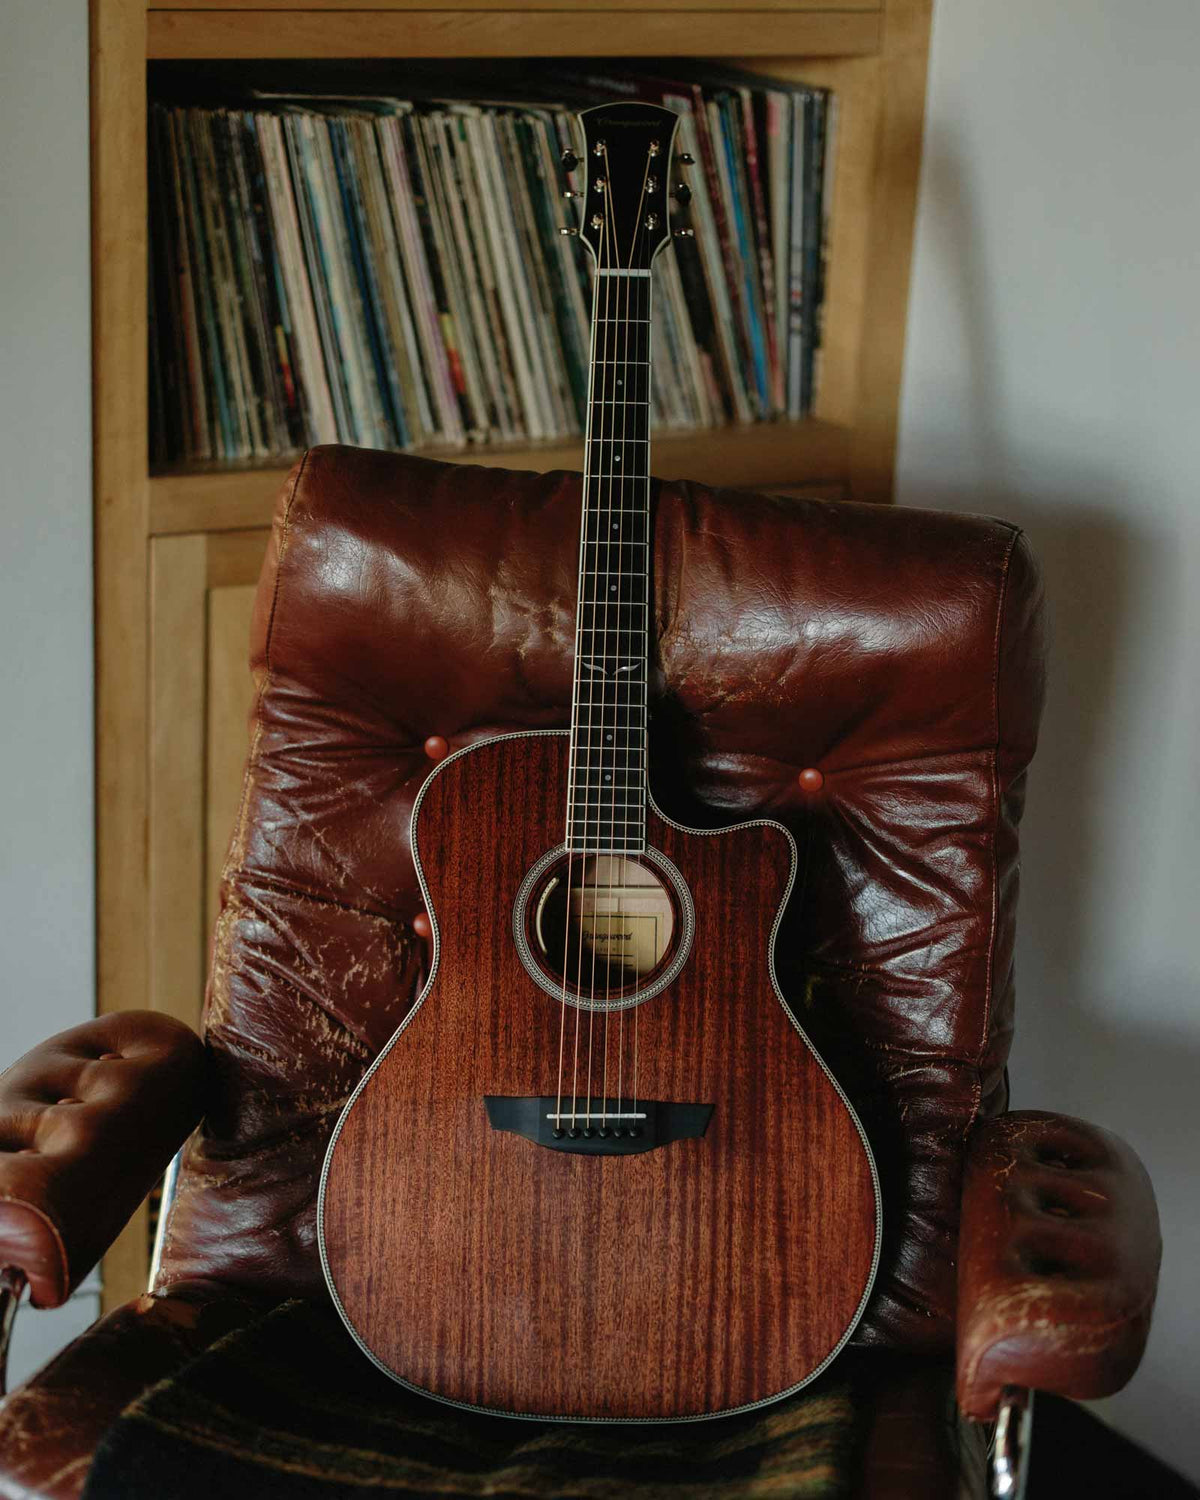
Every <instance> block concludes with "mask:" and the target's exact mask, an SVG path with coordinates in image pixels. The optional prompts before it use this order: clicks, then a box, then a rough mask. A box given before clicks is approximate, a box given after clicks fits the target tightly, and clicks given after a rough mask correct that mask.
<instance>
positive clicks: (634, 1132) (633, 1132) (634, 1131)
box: [629, 1125, 642, 1140]
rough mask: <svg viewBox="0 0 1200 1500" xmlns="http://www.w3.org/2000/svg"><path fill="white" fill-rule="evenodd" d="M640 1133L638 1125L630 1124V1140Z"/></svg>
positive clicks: (640, 1128) (635, 1138) (640, 1129)
mask: <svg viewBox="0 0 1200 1500" xmlns="http://www.w3.org/2000/svg"><path fill="white" fill-rule="evenodd" d="M641 1133H642V1127H641V1126H640V1125H631V1126H630V1127H629V1135H630V1139H631V1140H637V1138H638V1137H639V1136H640V1135H641Z"/></svg>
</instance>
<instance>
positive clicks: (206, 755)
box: [148, 530, 269, 1026]
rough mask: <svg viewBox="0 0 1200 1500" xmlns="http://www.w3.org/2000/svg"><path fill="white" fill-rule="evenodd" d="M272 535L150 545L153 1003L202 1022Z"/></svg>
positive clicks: (174, 538)
mask: <svg viewBox="0 0 1200 1500" xmlns="http://www.w3.org/2000/svg"><path fill="white" fill-rule="evenodd" d="M268 535H269V533H268V532H267V531H266V530H255V531H239V532H225V533H219V534H213V535H208V536H204V535H192V536H171V537H159V538H157V539H156V540H155V541H154V543H153V545H152V547H151V568H150V578H151V585H150V586H151V596H152V597H151V644H150V721H151V733H150V738H151V754H150V836H149V857H150V858H149V863H150V906H149V917H150V921H149V932H148V942H149V949H150V1004H151V1005H152V1006H153V1007H154V1009H155V1010H164V1011H167V1012H169V1013H170V1014H171V1015H174V1016H178V1017H179V1018H180V1020H182V1021H186V1022H187V1023H188V1024H189V1025H191V1026H197V1025H198V1024H199V1021H200V1006H201V1002H202V999H203V994H204V982H205V978H206V975H207V968H208V950H209V939H210V937H211V933H212V925H213V922H214V921H215V919H216V902H217V891H218V887H219V884H220V878H221V867H222V865H223V864H224V861H225V851H226V849H227V847H228V844H229V838H230V835H231V833H232V831H233V824H234V819H235V817H236V815H237V806H238V799H239V796H240V793H241V784H242V770H243V767H244V764H245V760H246V748H247V744H248V739H247V715H248V713H249V710H250V705H251V700H252V696H253V684H252V682H251V678H250V668H249V643H250V616H251V611H252V609H253V604H254V591H255V584H256V582H257V580H258V573H259V569H260V567H261V566H262V559H263V553H264V552H265V551H266V545H267V537H268Z"/></svg>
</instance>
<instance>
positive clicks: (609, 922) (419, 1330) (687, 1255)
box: [318, 103, 880, 1422]
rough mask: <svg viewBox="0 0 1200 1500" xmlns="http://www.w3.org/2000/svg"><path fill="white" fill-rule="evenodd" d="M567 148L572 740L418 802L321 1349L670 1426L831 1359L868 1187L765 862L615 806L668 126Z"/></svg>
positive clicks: (357, 1109) (481, 767) (331, 1156)
mask: <svg viewBox="0 0 1200 1500" xmlns="http://www.w3.org/2000/svg"><path fill="white" fill-rule="evenodd" d="M580 120H581V125H582V130H583V139H584V141H585V143H586V146H585V149H586V164H587V173H586V178H587V185H586V189H585V191H584V192H583V193H582V194H581V195H580V197H581V200H582V208H583V213H582V223H581V227H580V230H579V231H578V232H579V233H580V234H581V236H582V238H583V239H584V240H585V242H586V243H587V245H588V247H589V249H590V252H591V254H592V255H593V256H594V258H595V283H594V285H595V290H594V298H593V312H592V351H591V368H590V378H589V411H588V424H587V436H586V458H585V467H584V476H583V507H582V522H581V536H580V548H579V594H578V605H577V614H576V638H575V657H574V690H573V695H572V703H571V728H570V731H569V732H567V731H565V730H549V731H534V732H529V733H518V734H503V735H498V736H496V737H494V738H491V739H486V740H482V741H479V742H476V743H474V744H472V745H470V746H467V747H466V748H464V749H461V750H459V751H457V752H456V753H455V754H452V755H450V756H448V757H447V758H446V759H444V760H443V761H441V762H440V763H439V764H438V765H437V767H436V768H435V769H434V770H433V772H432V773H431V774H430V776H429V777H428V779H427V780H426V781H425V783H424V785H423V786H422V788H421V791H420V794H419V795H418V797H417V800H416V805H415V806H414V808H413V814H412V852H413V857H414V859H415V861H416V868H417V874H418V877H419V879H420V884H421V890H422V892H423V895H424V897H425V900H426V903H427V907H428V912H429V919H430V923H431V942H432V955H431V964H430V973H429V979H428V982H427V983H426V985H425V987H424V989H423V990H422V992H421V995H420V997H419V999H418V1000H417V1001H416V1003H415V1004H414V1005H413V1007H412V1009H411V1010H410V1011H409V1013H408V1014H407V1015H406V1017H405V1019H404V1021H403V1022H402V1024H401V1025H400V1027H399V1029H398V1030H397V1031H396V1033H395V1035H394V1036H393V1037H392V1038H391V1040H390V1041H389V1042H388V1043H387V1045H386V1046H385V1047H384V1049H383V1051H382V1052H381V1053H380V1055H379V1057H378V1058H377V1059H376V1061H375V1063H374V1065H373V1066H372V1067H371V1068H370V1070H369V1071H368V1073H367V1074H366V1076H365V1077H364V1078H363V1080H362V1082H361V1083H360V1084H359V1086H358V1088H357V1089H356V1090H355V1091H354V1093H353V1095H352V1096H351V1098H350V1100H349V1102H348V1103H347V1105H346V1107H345V1109H344V1111H343V1112H342V1114H341V1116H340V1118H339V1120H338V1123H337V1126H336V1129H335V1130H334V1133H333V1138H332V1140H331V1142H330V1145H329V1150H328V1154H327V1156H326V1159H325V1165H324V1170H323V1172H322V1175H321V1184H320V1194H319V1203H318V1229H319V1241H320V1253H321V1261H322V1265H323V1267H324V1271H325V1276H326V1279H327V1281H328V1285H329V1289H330V1291H331V1293H332V1295H333V1298H334V1301H335V1303H336V1305H337V1307H338V1310H339V1311H340V1313H341V1315H342V1317H343V1319H344V1320H345V1323H346V1326H347V1327H348V1328H349V1330H350V1332H351V1334H352V1335H353V1336H354V1338H355V1339H356V1340H357V1342H358V1344H359V1345H360V1346H361V1348H362V1349H363V1351H364V1352H365V1353H366V1354H367V1355H368V1356H369V1357H370V1358H371V1359H372V1360H373V1361H374V1362H375V1363H376V1364H377V1365H378V1366H379V1367H380V1369H382V1370H383V1371H385V1372H386V1373H387V1374H388V1375H391V1376H393V1377H394V1378H395V1379H396V1380H398V1381H399V1382H401V1383H402V1384H403V1385H405V1386H408V1387H411V1388H413V1389H415V1390H418V1391H421V1392H425V1393H427V1394H428V1395H431V1396H435V1397H438V1398H440V1399H441V1400H443V1401H447V1402H451V1403H453V1404H455V1405H459V1406H464V1407H469V1408H472V1409H478V1410H484V1411H487V1412H490V1413H496V1414H503V1415H508V1416H519V1417H538V1418H544V1419H554V1418H559V1419H581V1420H587V1421H620V1422H634V1421H636V1422H658V1421H681V1420H685V1419H690V1418H697V1417H712V1416H719V1415H723V1414H727V1413H730V1412H736V1411H742V1410H745V1409H747V1408H750V1407H754V1406H757V1405H759V1404H761V1403H764V1402H768V1401H772V1400H774V1399H776V1398H778V1397H780V1396H783V1395H786V1394H789V1393H791V1392H793V1391H795V1390H797V1389H798V1388H799V1387H800V1386H802V1385H804V1384H805V1383H806V1382H807V1381H809V1380H811V1379H812V1378H813V1377H814V1376H815V1375H816V1374H817V1373H818V1372H819V1371H821V1370H822V1369H824V1367H825V1366H826V1365H827V1364H828V1363H829V1361H830V1360H831V1359H833V1357H834V1356H835V1355H836V1354H837V1352H838V1351H839V1349H841V1347H842V1346H843V1344H845V1342H846V1341H847V1339H848V1338H849V1337H850V1334H851V1332H852V1330H853V1328H854V1326H855V1324H856V1322H857V1321H858V1319H859V1317H860V1315H861V1313H862V1311H863V1307H864V1305H865V1303H866V1300H867V1297H868V1295H869V1293H870V1289H871V1285H872V1282H873V1279H874V1275H875V1269H876V1265H877V1262H878V1254H879V1230H880V1207H879V1185H878V1179H877V1176H876V1171H875V1165H874V1162H873V1160H872V1157H871V1152H870V1148H869V1146H868V1144H867V1140H866V1136H865V1135H864V1133H863V1129H862V1126H861V1125H860V1123H859V1121H858V1119H857V1117H856V1116H855V1114H854V1111H853V1109H852V1108H851V1107H850V1104H849V1103H848V1101H847V1099H846V1097H845V1095H844V1094H843V1092H842V1090H841V1088H840V1087H839V1085H838V1083H837V1082H836V1080H835V1079H834V1078H833V1076H832V1074H831V1073H830V1071H829V1069H828V1068H827V1067H826V1066H825V1064H824V1063H823V1062H822V1061H821V1059H820V1057H818V1055H817V1053H816V1051H815V1050H814V1048H813V1046H812V1044H811V1043H810V1042H809V1040H808V1038H807V1037H806V1036H805V1034H804V1032H803V1031H802V1030H801V1028H800V1026H799V1025H798V1023H797V1021H796V1019H795V1017H794V1015H793V1014H792V1012H791V1011H790V1010H789V1009H788V1008H787V1006H786V1005H785V1003H784V999H783V996H782V994H781V992H780V990H779V987H778V984H777V982H776V977H775V969H774V944H775V936H776V932H777V930H778V928H779V924H780V920H781V917H782V914H783V910H784V904H785V902H786V901H787V899H788V896H789V893H790V891H791V889H792V883H793V877H794V875H795V870H796V850H795V846H794V844H793V841H792V838H791V836H790V834H789V833H788V832H787V831H786V829H784V828H783V827H782V826H781V825H780V824H778V823H775V822H769V821H767V820H764V819H756V820H754V821H752V822H747V823H741V824H738V825H737V826H736V827H732V828H726V829H723V830H720V831H711V830H699V829H689V828H685V827H682V826H681V825H680V824H678V823H676V822H673V821H672V820H671V819H670V818H669V817H667V816H666V815H664V814H663V813H662V812H661V811H660V810H659V808H658V806H657V805H656V803H655V801H654V798H653V796H652V795H651V793H650V790H649V787H648V784H647V682H648V664H649V660H650V656H649V651H650V635H649V629H648V622H649V614H650V599H651V594H650V586H649V577H650V558H651V542H652V537H651V516H650V509H649V490H650V484H649V474H650V463H649V452H650V442H649V438H650V288H651V267H652V262H653V260H654V258H655V256H656V255H657V254H658V253H659V252H660V250H661V249H662V247H663V246H664V245H665V244H666V242H667V240H668V238H670V236H671V232H672V231H671V228H670V211H669V202H668V198H669V196H670V194H669V188H670V185H671V178H672V172H673V162H672V150H673V142H674V132H675V126H676V123H677V121H676V117H675V115H674V114H673V113H672V112H671V111H669V110H666V109H661V108H659V107H657V106H653V105H647V104H640V103H620V104H609V105H603V106H601V107H599V108H596V109H590V110H585V111H583V113H582V114H581V116H580ZM564 161H565V164H566V165H567V167H568V170H571V169H572V168H573V167H574V166H576V165H578V164H579V163H578V160H577V159H576V158H574V157H573V156H572V155H571V153H567V154H566V157H565V158H564ZM676 165H677V164H676ZM678 196H681V197H682V196H684V195H683V194H679V195H678Z"/></svg>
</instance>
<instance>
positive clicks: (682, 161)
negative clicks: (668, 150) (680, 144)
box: [675, 151, 696, 167]
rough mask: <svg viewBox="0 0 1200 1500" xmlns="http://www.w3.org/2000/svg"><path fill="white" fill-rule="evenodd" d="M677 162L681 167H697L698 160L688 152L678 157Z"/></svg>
mask: <svg viewBox="0 0 1200 1500" xmlns="http://www.w3.org/2000/svg"><path fill="white" fill-rule="evenodd" d="M675 160H676V161H677V162H678V163H679V165H680V166H681V167H694V166H695V165H696V158H695V157H694V156H690V155H689V154H688V153H687V152H686V151H685V152H684V153H683V154H682V156H677V157H676V158H675Z"/></svg>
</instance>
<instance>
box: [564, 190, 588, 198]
mask: <svg viewBox="0 0 1200 1500" xmlns="http://www.w3.org/2000/svg"><path fill="white" fill-rule="evenodd" d="M563 197H564V198H582V197H583V194H582V193H577V192H575V190H574V189H573V188H564V189H563Z"/></svg>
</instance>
